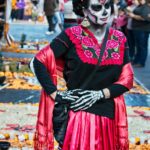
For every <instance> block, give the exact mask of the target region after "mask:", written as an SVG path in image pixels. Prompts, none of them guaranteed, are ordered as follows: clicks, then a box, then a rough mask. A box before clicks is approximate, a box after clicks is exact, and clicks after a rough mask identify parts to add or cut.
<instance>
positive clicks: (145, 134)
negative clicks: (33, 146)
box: [0, 23, 150, 143]
mask: <svg viewBox="0 0 150 150" xmlns="http://www.w3.org/2000/svg"><path fill="white" fill-rule="evenodd" d="M46 31H47V25H46V24H44V25H41V24H38V25H37V24H24V25H21V24H16V23H15V24H12V25H11V26H10V33H11V35H12V36H13V37H14V39H15V41H20V39H21V36H22V35H23V34H25V35H26V40H27V41H40V40H47V41H49V42H50V41H51V40H52V39H53V38H54V37H55V36H57V35H58V34H59V32H56V33H55V34H53V35H46V34H45V32H46ZM149 51H150V46H149ZM3 55H4V56H5V57H12V58H16V57H17V58H32V57H33V56H34V54H22V53H11V52H3ZM149 64H150V55H149V56H148V59H147V64H146V67H145V68H134V72H135V80H136V82H137V84H138V85H139V86H140V87H141V88H142V89H143V90H145V91H148V90H150V80H149V78H150V66H149ZM139 93H140V92H139ZM139 93H127V94H125V101H126V105H127V111H128V122H129V139H130V142H131V143H135V142H136V140H138V138H140V140H141V142H144V141H145V140H150V129H149V124H150V95H149V94H147V93H145V94H139ZM39 96H40V91H39V90H26V89H20V90H17V89H7V88H5V89H3V90H0V118H1V117H2V119H1V120H0V133H1V132H3V133H4V132H9V133H11V134H13V135H15V134H18V135H19V134H23V133H28V134H29V135H30V140H31V138H32V136H33V133H34V129H35V122H36V114H37V110H38V104H37V103H38V101H39ZM4 103H5V104H4ZM9 114H10V115H9Z"/></svg>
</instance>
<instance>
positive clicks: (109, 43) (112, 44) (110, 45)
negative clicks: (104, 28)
mask: <svg viewBox="0 0 150 150" xmlns="http://www.w3.org/2000/svg"><path fill="white" fill-rule="evenodd" d="M117 47H119V43H118V41H116V40H108V41H107V45H106V49H114V48H117Z"/></svg>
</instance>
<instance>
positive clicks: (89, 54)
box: [84, 50, 93, 58]
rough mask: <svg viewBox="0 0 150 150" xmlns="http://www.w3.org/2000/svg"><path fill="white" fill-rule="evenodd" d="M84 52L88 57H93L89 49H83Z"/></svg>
mask: <svg viewBox="0 0 150 150" xmlns="http://www.w3.org/2000/svg"><path fill="white" fill-rule="evenodd" d="M84 54H85V55H86V56H87V57H88V58H92V57H93V53H92V52H91V51H89V50H85V51H84Z"/></svg>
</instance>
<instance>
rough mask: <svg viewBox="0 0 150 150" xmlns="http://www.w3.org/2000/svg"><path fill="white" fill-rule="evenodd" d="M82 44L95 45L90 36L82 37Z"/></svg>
mask: <svg viewBox="0 0 150 150" xmlns="http://www.w3.org/2000/svg"><path fill="white" fill-rule="evenodd" d="M82 44H83V45H85V46H87V47H93V46H94V45H95V43H94V42H93V40H92V39H91V38H89V37H88V36H83V37H82Z"/></svg>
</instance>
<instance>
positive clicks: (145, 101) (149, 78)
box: [0, 23, 150, 107]
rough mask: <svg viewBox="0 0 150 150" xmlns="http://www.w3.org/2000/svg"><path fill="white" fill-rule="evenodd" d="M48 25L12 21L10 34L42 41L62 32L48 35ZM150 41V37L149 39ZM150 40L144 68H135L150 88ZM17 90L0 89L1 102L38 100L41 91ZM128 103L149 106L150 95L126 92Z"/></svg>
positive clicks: (27, 39)
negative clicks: (17, 93)
mask: <svg viewBox="0 0 150 150" xmlns="http://www.w3.org/2000/svg"><path fill="white" fill-rule="evenodd" d="M47 28H48V26H47V25H46V24H43V25H42V24H35V23H26V24H20V23H19V24H17V23H12V24H11V25H10V31H9V32H10V34H11V35H12V36H13V38H14V39H15V41H20V40H21V37H22V35H23V34H24V35H26V36H25V37H26V41H41V40H47V41H49V42H50V41H51V40H52V39H53V38H55V37H56V36H57V35H58V34H59V33H60V32H59V29H58V28H56V31H57V32H55V34H53V35H46V34H45V32H46V31H47ZM149 41H150V39H149ZM3 55H4V56H6V57H14V58H16V57H18V58H32V57H33V56H34V54H20V53H11V52H3ZM149 64H150V42H149V55H148V58H147V62H146V66H145V67H144V68H134V73H135V80H136V81H137V83H139V84H140V85H141V86H142V87H143V88H145V89H148V90H150V65H149ZM16 92H17V90H8V89H4V90H2V91H0V95H1V99H0V101H1V102H4V101H5V102H10V101H12V102H15V103H17V102H20V101H21V102H38V97H39V91H32V90H20V92H19V93H20V95H21V96H20V97H19V95H15V93H16ZM125 97H126V104H127V105H128V106H147V107H150V95H139V94H138V95H136V94H133V95H132V94H130V95H128V94H126V95H125Z"/></svg>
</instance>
